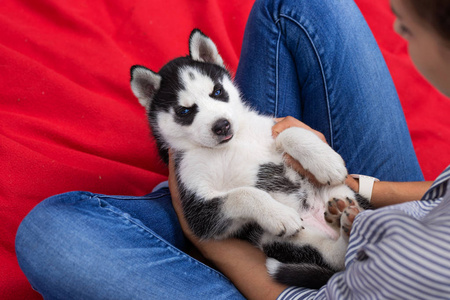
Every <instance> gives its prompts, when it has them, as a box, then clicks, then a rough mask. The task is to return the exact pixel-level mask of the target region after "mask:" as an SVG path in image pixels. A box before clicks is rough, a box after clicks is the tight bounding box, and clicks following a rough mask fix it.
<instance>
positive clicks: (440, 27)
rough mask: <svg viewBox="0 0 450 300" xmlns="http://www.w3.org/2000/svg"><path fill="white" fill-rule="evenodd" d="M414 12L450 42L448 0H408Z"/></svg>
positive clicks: (449, 5) (449, 1)
mask: <svg viewBox="0 0 450 300" xmlns="http://www.w3.org/2000/svg"><path fill="white" fill-rule="evenodd" d="M409 2H410V4H411V8H412V9H413V10H414V11H415V13H416V14H417V15H418V16H419V17H420V18H421V19H422V20H423V21H425V22H427V23H428V24H429V25H431V27H432V28H433V29H434V30H435V31H436V32H437V33H438V34H439V35H440V36H441V37H442V38H443V39H444V40H446V41H448V42H450V0H409Z"/></svg>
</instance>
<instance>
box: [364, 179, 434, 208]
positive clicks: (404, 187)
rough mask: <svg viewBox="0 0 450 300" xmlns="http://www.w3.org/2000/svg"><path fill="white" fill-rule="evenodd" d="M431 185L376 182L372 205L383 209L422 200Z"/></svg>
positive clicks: (415, 182)
mask: <svg viewBox="0 0 450 300" xmlns="http://www.w3.org/2000/svg"><path fill="white" fill-rule="evenodd" d="M431 184H432V182H431V181H414V182H391V181H378V182H374V185H373V191H372V199H371V201H370V203H371V204H372V205H373V206H374V207H383V206H387V205H393V204H398V203H403V202H407V201H413V200H420V199H421V198H422V196H423V195H424V194H425V192H426V191H427V190H428V189H429V188H430V186H431Z"/></svg>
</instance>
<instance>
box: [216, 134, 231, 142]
mask: <svg viewBox="0 0 450 300" xmlns="http://www.w3.org/2000/svg"><path fill="white" fill-rule="evenodd" d="M232 138H233V134H232V133H230V134H228V135H226V136H224V137H223V138H222V140H221V141H220V142H219V144H225V143H228V142H229V141H231V139H232Z"/></svg>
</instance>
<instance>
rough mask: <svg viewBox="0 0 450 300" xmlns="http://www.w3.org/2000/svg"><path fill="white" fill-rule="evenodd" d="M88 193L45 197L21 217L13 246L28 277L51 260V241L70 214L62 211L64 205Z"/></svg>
mask: <svg viewBox="0 0 450 300" xmlns="http://www.w3.org/2000/svg"><path fill="white" fill-rule="evenodd" d="M90 195H91V194H90V193H87V192H70V193H65V194H61V195H56V196H53V197H50V198H47V199H45V200H43V201H42V202H41V203H39V204H38V205H37V206H36V207H35V208H33V210H31V211H30V212H29V213H28V215H27V216H26V217H25V218H24V219H23V220H22V222H21V224H20V225H19V228H18V230H17V232H16V240H15V250H16V256H17V260H18V262H19V265H20V267H21V269H22V271H24V273H25V275H26V276H27V277H28V279H29V280H30V279H32V278H33V277H34V276H35V275H37V273H39V271H40V270H41V268H40V266H42V264H43V263H45V261H46V262H51V261H52V258H51V254H50V253H52V251H51V249H54V248H55V246H56V244H55V242H56V241H58V240H60V237H63V236H66V235H67V228H66V227H64V225H63V224H65V223H67V222H68V221H69V219H70V216H71V214H67V213H64V212H65V211H66V210H67V209H66V208H67V207H69V206H76V204H77V203H82V202H83V201H82V200H85V199H88V198H90ZM31 281H32V280H30V282H31ZM31 283H32V282H31ZM32 284H33V283H32Z"/></svg>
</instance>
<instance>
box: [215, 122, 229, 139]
mask: <svg viewBox="0 0 450 300" xmlns="http://www.w3.org/2000/svg"><path fill="white" fill-rule="evenodd" d="M230 128H231V124H230V122H228V120H227V119H220V120H217V121H216V123H214V125H213V126H212V131H213V132H214V133H215V134H216V135H219V136H226V135H228V133H229V132H230Z"/></svg>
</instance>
